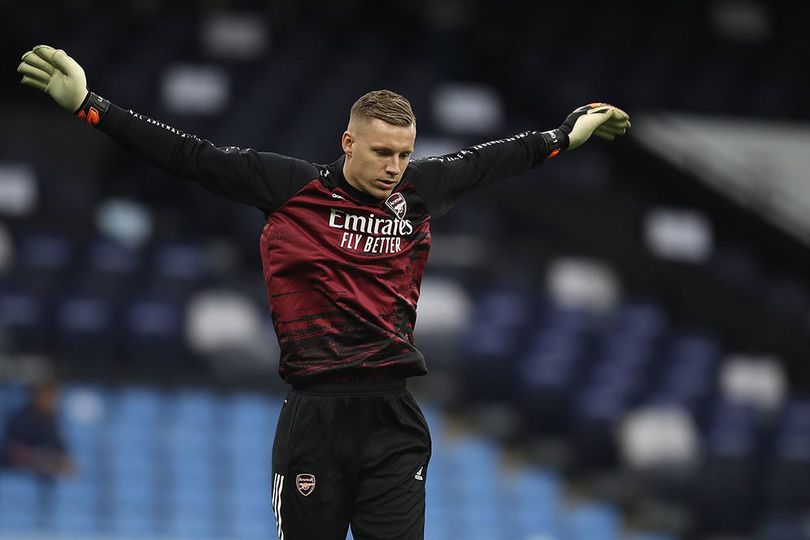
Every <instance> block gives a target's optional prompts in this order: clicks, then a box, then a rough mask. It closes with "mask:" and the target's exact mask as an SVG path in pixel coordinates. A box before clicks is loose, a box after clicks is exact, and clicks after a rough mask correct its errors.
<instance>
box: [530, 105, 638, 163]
mask: <svg viewBox="0 0 810 540" xmlns="http://www.w3.org/2000/svg"><path fill="white" fill-rule="evenodd" d="M629 128H630V116H629V115H628V114H627V113H626V112H624V111H623V110H621V109H620V108H618V107H614V106H613V105H609V104H607V103H589V104H588V105H583V106H582V107H579V108H578V109H574V112H572V113H571V114H569V115H568V117H567V118H566V119H565V122H563V124H562V125H561V126H560V127H559V128H557V129H554V130H551V131H545V132H543V138H544V139H545V140H546V146H547V147H548V157H554V156H556V155H557V154H559V153H560V152H561V151H563V150H572V149H574V148H576V147H577V146H580V145H581V144H582V143H584V142H585V141H587V140H588V139H589V138H590V136H591V135H596V136H597V137H601V138H603V139H607V140H609V141H612V140H613V139H615V138H616V136H617V135H624V134H625V133H626V132H627V130H628V129H629Z"/></svg>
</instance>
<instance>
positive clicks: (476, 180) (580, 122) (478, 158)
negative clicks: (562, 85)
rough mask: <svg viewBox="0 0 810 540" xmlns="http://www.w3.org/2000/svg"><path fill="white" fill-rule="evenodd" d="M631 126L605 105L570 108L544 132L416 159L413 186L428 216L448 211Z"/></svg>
mask: <svg viewBox="0 0 810 540" xmlns="http://www.w3.org/2000/svg"><path fill="white" fill-rule="evenodd" d="M629 127H630V117H629V116H628V114H627V113H626V112H624V111H622V110H621V109H619V108H618V107H614V106H613V105H608V104H607V103H591V104H588V105H585V106H583V107H579V108H578V109H576V110H574V111H573V112H572V113H571V114H569V115H568V117H567V118H566V119H565V121H564V122H563V123H562V125H561V126H560V127H559V128H557V129H552V130H549V131H525V132H523V133H519V134H517V135H514V136H512V137H506V138H503V139H498V140H495V141H489V142H485V143H482V144H477V145H474V146H470V147H468V148H465V149H463V150H461V151H460V152H458V153H455V154H447V155H444V156H438V157H430V158H425V159H420V160H415V161H414V162H413V163H411V167H412V168H413V169H414V173H415V174H414V175H413V183H414V186H415V187H416V189H417V191H419V193H420V194H421V195H422V196H423V198H424V199H425V202H426V204H427V206H428V210H429V211H430V213H431V215H433V216H437V215H441V214H443V213H445V212H446V211H447V210H449V209H450V207H451V206H452V204H453V202H454V201H455V200H456V199H458V198H459V197H461V196H462V195H464V194H465V193H466V192H468V191H470V190H472V189H474V188H476V187H479V186H486V185H489V184H493V183H495V182H498V181H500V180H503V179H505V178H509V177H511V176H515V175H518V174H522V173H525V172H527V171H529V170H531V169H533V168H535V167H537V166H539V165H540V164H541V163H543V161H545V160H546V159H550V158H552V157H554V156H556V155H558V154H560V153H561V152H564V151H566V150H573V149H574V148H576V147H578V146H580V145H582V144H583V143H584V142H585V141H587V140H588V138H590V136H591V135H596V136H597V137H601V138H603V139H607V140H613V139H614V138H615V137H616V136H618V135H623V134H624V133H625V132H626V131H627V129H628V128H629Z"/></svg>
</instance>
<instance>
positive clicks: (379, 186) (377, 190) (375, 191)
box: [369, 182, 397, 199]
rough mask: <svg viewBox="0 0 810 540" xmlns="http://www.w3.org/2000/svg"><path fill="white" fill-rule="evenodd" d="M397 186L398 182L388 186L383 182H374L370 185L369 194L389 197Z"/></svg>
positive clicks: (383, 197)
mask: <svg viewBox="0 0 810 540" xmlns="http://www.w3.org/2000/svg"><path fill="white" fill-rule="evenodd" d="M396 186H397V185H396V184H391V185H390V186H388V185H385V184H383V183H382V182H374V183H372V184H371V185H370V186H369V194H370V195H371V196H372V197H376V198H378V199H387V198H388V197H389V196H390V195H391V193H393V191H394V188H395V187H396Z"/></svg>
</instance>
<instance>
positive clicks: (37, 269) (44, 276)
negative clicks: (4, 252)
mask: <svg viewBox="0 0 810 540" xmlns="http://www.w3.org/2000/svg"><path fill="white" fill-rule="evenodd" d="M17 244H18V245H17V262H18V264H17V266H16V272H15V274H16V276H17V279H19V280H20V284H21V285H22V286H24V287H25V288H27V289H30V290H33V291H39V292H41V293H48V292H52V291H54V290H56V289H58V288H60V286H61V285H62V284H63V283H64V276H65V275H67V274H68V273H69V272H68V270H69V268H70V266H71V265H72V264H73V263H74V255H75V254H74V251H75V249H74V246H73V245H72V244H71V242H70V241H69V240H68V239H67V238H65V237H63V236H61V235H59V234H55V233H30V234H24V235H21V236H20V237H19V239H18V242H17Z"/></svg>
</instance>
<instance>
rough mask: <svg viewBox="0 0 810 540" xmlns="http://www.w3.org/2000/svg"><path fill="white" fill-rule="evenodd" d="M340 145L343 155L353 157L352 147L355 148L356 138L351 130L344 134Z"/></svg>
mask: <svg viewBox="0 0 810 540" xmlns="http://www.w3.org/2000/svg"><path fill="white" fill-rule="evenodd" d="M340 145H341V146H342V147H343V153H344V154H346V156H347V157H352V146H354V137H353V136H352V133H351V132H350V131H349V130H346V131H344V132H343V137H341V139H340Z"/></svg>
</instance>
